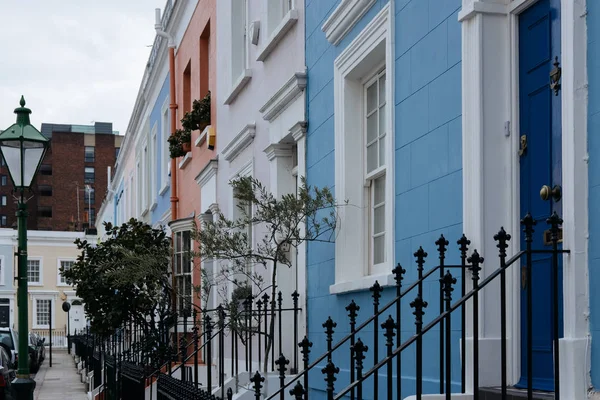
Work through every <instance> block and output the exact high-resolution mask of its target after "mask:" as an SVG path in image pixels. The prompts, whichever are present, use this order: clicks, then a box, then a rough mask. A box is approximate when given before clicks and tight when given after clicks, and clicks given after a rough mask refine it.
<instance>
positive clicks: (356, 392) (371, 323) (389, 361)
mask: <svg viewBox="0 0 600 400" xmlns="http://www.w3.org/2000/svg"><path fill="white" fill-rule="evenodd" d="M547 223H548V225H549V226H550V229H549V232H550V241H551V249H538V250H534V249H532V241H533V239H532V238H533V233H534V226H535V225H536V221H535V220H534V219H533V218H532V217H531V215H529V214H528V215H527V216H526V217H525V218H523V220H522V221H521V224H522V225H523V228H524V229H523V232H524V241H525V244H526V245H525V249H524V250H522V251H520V252H518V253H517V254H516V255H514V256H513V257H511V258H510V259H507V252H506V250H507V248H508V243H509V241H510V239H511V237H510V235H509V234H507V233H506V232H505V231H504V229H503V228H501V229H500V231H499V232H498V233H497V234H496V235H495V236H494V240H495V241H496V243H497V247H498V249H499V254H498V257H499V267H498V269H496V270H495V271H494V272H492V273H491V274H489V275H488V276H487V277H486V278H485V279H483V280H482V279H481V277H480V271H481V269H482V263H483V261H484V259H483V257H482V256H481V255H480V254H479V253H478V251H477V250H473V251H472V253H471V254H470V255H468V251H469V248H468V246H469V245H470V241H469V240H468V239H467V238H466V237H465V236H464V235H463V236H462V237H461V238H460V239H459V240H458V242H457V244H458V246H459V250H460V254H461V257H460V258H461V264H460V265H457V266H454V265H445V263H444V260H445V255H446V251H447V245H448V241H447V240H446V239H445V238H444V237H443V236H441V237H440V239H439V240H438V241H437V242H436V245H437V246H438V253H439V260H440V263H439V265H438V266H436V267H434V268H433V269H431V270H429V271H428V272H426V273H425V272H424V263H425V258H426V257H427V253H425V251H424V250H423V249H422V248H419V250H418V251H417V252H416V253H415V254H414V255H415V257H416V264H417V273H418V279H417V281H416V282H414V283H413V284H412V285H410V286H409V287H407V288H406V289H404V290H402V280H403V276H404V273H405V272H406V271H405V270H404V269H403V268H402V267H401V266H400V265H398V266H397V267H396V268H395V269H394V270H393V273H394V276H395V280H396V297H395V298H394V299H392V301H390V302H389V303H387V304H386V305H385V306H383V307H379V301H380V298H381V292H382V290H383V288H382V287H381V286H380V285H379V283H377V282H376V283H375V284H374V285H373V287H372V288H371V292H372V298H373V315H372V316H371V317H369V318H368V319H367V320H366V321H365V322H363V323H362V324H360V325H359V326H358V327H356V319H357V315H358V310H359V309H360V307H359V306H358V305H357V304H356V303H355V302H354V301H352V302H351V303H350V304H349V305H348V307H347V308H346V310H347V311H348V317H349V324H350V334H348V335H346V336H345V337H343V338H342V339H341V340H339V341H338V342H337V343H336V344H333V342H334V339H333V334H334V328H336V326H337V324H336V323H335V322H334V321H333V320H332V319H331V318H328V319H327V321H326V322H325V323H324V324H323V328H324V331H325V337H326V343H327V351H326V352H325V353H324V354H322V355H321V356H319V357H318V358H317V359H316V360H315V361H313V362H312V363H310V364H309V354H310V347H311V346H312V343H311V342H310V341H309V339H308V338H307V337H305V338H304V340H302V341H301V342H300V343H299V344H298V346H299V347H300V349H301V350H300V351H301V353H302V355H303V363H304V370H303V371H301V372H300V373H298V374H297V375H296V376H294V377H291V379H289V380H288V382H287V383H285V382H284V379H282V380H281V383H280V388H279V390H277V391H275V392H274V393H271V394H270V395H269V394H263V393H262V392H261V390H262V388H263V387H262V382H263V381H264V377H263V376H262V375H261V374H260V373H259V372H256V374H255V375H254V376H253V378H252V383H253V389H254V391H255V396H256V398H259V397H261V396H263V395H267V396H268V397H266V399H267V400H270V399H275V398H280V399H283V398H284V394H285V392H286V390H287V391H288V392H289V393H290V394H291V395H292V396H293V397H294V398H295V399H298V400H299V399H304V400H307V399H308V388H310V387H311V383H310V379H309V376H311V372H312V371H313V370H316V369H317V367H320V368H321V372H322V374H323V375H324V380H325V383H326V388H325V391H326V393H327V398H328V399H330V400H333V399H341V398H343V397H345V396H350V398H351V399H362V398H363V395H364V394H365V393H364V390H365V388H366V386H365V385H366V383H367V381H368V380H370V381H369V383H370V384H371V385H370V389H371V390H372V395H370V396H369V397H371V398H375V399H380V398H387V399H390V400H391V399H396V398H401V396H402V378H401V376H402V375H401V370H402V360H401V357H400V356H401V354H402V352H403V351H405V350H406V349H408V348H409V347H410V346H413V345H414V346H415V347H416V358H415V378H416V384H415V394H416V397H417V399H421V398H422V395H423V394H424V389H423V381H424V379H423V339H424V337H425V335H426V334H427V333H428V332H430V331H432V330H433V328H435V327H440V329H439V348H440V355H439V392H440V393H441V394H445V397H446V399H451V393H452V386H451V385H452V369H451V360H452V347H453V346H452V345H451V337H452V336H451V334H452V316H453V315H454V313H455V312H456V311H457V310H459V309H460V310H461V317H462V321H461V328H462V332H461V339H462V340H463V343H465V342H464V341H465V339H466V334H465V332H466V329H465V323H466V317H465V316H466V313H465V306H466V305H467V303H468V302H469V304H470V305H471V307H472V310H471V313H470V317H471V318H472V327H471V328H472V335H473V342H472V346H473V349H472V350H473V351H472V359H471V360H467V359H466V355H465V354H466V352H465V351H463V352H462V355H461V361H462V365H461V369H462V370H461V391H462V392H463V393H464V392H465V380H466V369H465V366H466V364H467V363H471V365H472V374H473V376H472V388H471V389H472V390H473V396H474V398H475V399H478V398H479V389H480V387H479V363H480V358H479V337H478V332H479V293H480V292H481V291H482V290H483V289H484V288H485V287H487V286H488V285H489V284H490V283H491V282H495V281H497V280H498V279H499V280H500V310H501V316H500V318H501V360H500V364H501V365H500V368H501V370H502V373H501V387H502V389H501V390H502V398H506V397H507V392H506V388H507V383H508V381H507V372H506V369H507V347H506V337H507V332H506V326H507V324H506V318H507V315H506V314H507V313H506V270H507V269H508V268H509V267H510V266H511V265H514V264H517V263H518V262H519V261H521V262H522V261H523V260H522V259H523V258H525V260H524V261H525V267H526V270H527V278H528V282H530V284H529V287H531V285H532V284H534V282H532V281H531V277H532V274H531V265H532V256H533V255H534V254H551V255H552V271H551V273H552V274H553V277H554V285H553V288H552V290H553V292H554V304H553V310H554V322H553V324H554V326H553V328H552V329H553V332H554V385H555V398H556V399H558V395H559V382H560V376H559V351H558V322H557V321H558V309H559V304H558V298H559V297H558V284H557V281H558V270H559V262H558V257H559V255H560V254H563V253H568V250H561V249H559V246H558V243H559V234H558V233H559V230H560V228H559V226H560V225H561V224H562V220H561V219H560V218H559V217H558V215H556V214H553V215H552V216H551V217H550V218H549V219H548V220H547ZM523 256H525V257H523ZM453 268H459V269H461V270H462V274H461V275H462V276H461V281H462V282H461V283H462V285H461V291H462V296H461V297H460V299H459V300H457V301H455V302H454V303H452V292H453V291H454V290H455V285H456V283H457V279H456V278H455V277H454V276H453V275H452V273H451V272H450V271H451V269H453ZM437 271H439V284H440V299H439V304H440V310H439V314H438V315H437V316H436V317H435V318H433V319H432V320H431V321H430V322H429V323H427V324H425V322H424V320H423V317H424V315H425V310H426V309H427V307H428V305H429V304H428V303H427V301H425V299H424V291H423V284H424V283H425V280H426V279H427V278H429V277H430V276H433V274H434V273H435V272H437ZM467 271H468V272H469V273H470V275H471V281H472V289H471V290H470V291H469V292H467V293H465V290H466V289H465V286H466V285H465V284H466V279H465V275H466V274H465V272H467ZM414 289H416V290H417V294H416V297H415V298H414V300H413V301H412V302H411V303H410V307H411V308H412V309H413V312H412V314H413V315H414V317H415V318H414V323H415V333H414V334H413V335H412V336H411V337H410V338H409V339H408V340H405V341H404V342H402V341H401V340H400V336H399V333H400V332H401V326H400V322H401V321H402V299H403V298H404V297H405V296H406V295H407V294H408V293H411V292H412V291H413V290H414ZM526 302H527V305H526V309H527V311H526V314H527V316H526V320H527V322H526V325H527V340H526V342H527V343H526V352H527V360H528V363H527V380H528V389H527V397H528V399H533V389H532V388H533V380H532V379H533V373H532V372H533V365H532V363H531V361H530V360H531V359H532V349H533V342H532V309H533V307H532V296H531V289H530V290H528V293H527V299H526ZM393 308H395V311H396V313H395V314H396V316H395V319H394V318H392V316H391V314H390V315H389V316H388V317H387V318H385V317H384V313H386V312H387V311H388V310H390V311H391V309H393ZM380 318H381V319H382V320H384V322H383V323H381V324H380ZM368 328H370V329H372V331H373V339H372V343H373V345H372V346H373V347H372V349H371V350H369V347H368V346H366V345H365V343H364V341H363V340H362V339H361V338H360V337H359V335H368V334H369V333H367V332H366V331H367V329H368ZM380 328H381V329H382V331H380V330H379V329H380ZM380 333H382V336H383V338H384V340H385V349H386V354H385V356H382V357H379V355H378V348H379V339H380V337H379V336H380ZM394 337H396V338H397V340H394ZM346 343H349V344H350V346H349V348H350V351H349V353H350V354H346V355H343V356H342V357H343V358H347V357H349V359H350V383H349V384H348V385H347V386H346V387H344V388H342V389H341V390H336V388H335V382H336V381H337V375H338V374H339V373H340V368H339V367H338V366H337V365H336V364H335V362H334V353H335V352H336V351H337V350H340V349H342V348H343V346H344V345H345V344H346ZM463 346H464V345H463ZM463 348H464V347H463ZM369 351H370V353H371V354H373V366H372V367H371V368H369V369H366V368H365V359H366V357H367V355H368V354H369ZM487 362H489V361H487ZM323 363H325V364H324V366H323ZM394 369H395V371H394ZM381 371H385V373H386V376H385V379H386V385H385V390H384V392H385V393H381V392H380V388H381V386H380V385H379V382H378V381H379V378H380V377H379V374H380V372H381ZM394 372H395V374H394ZM261 398H262V397H261Z"/></svg>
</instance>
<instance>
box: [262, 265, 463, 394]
mask: <svg viewBox="0 0 600 400" xmlns="http://www.w3.org/2000/svg"><path fill="white" fill-rule="evenodd" d="M467 266H468V264H467ZM441 267H442V266H440V265H436V266H434V267H432V268H431V269H430V270H429V271H427V272H426V273H424V274H423V275H422V277H421V278H419V279H417V280H416V281H415V282H413V283H412V284H411V285H409V286H408V287H407V288H406V289H405V290H404V291H403V292H402V293H401V294H400V295H399V296H395V297H394V298H393V299H392V300H390V301H389V302H388V303H387V304H386V305H384V306H383V307H382V308H381V309H380V310H379V312H377V313H376V314H373V315H372V316H371V317H369V318H368V319H367V320H365V321H364V322H363V323H361V324H360V325H359V326H358V327H357V328H355V329H354V330H353V331H352V332H351V333H349V334H347V335H346V336H344V337H343V338H342V339H340V340H339V341H338V342H337V343H336V344H335V345H333V346H331V349H329V350H327V351H326V352H325V353H323V354H322V355H321V356H319V357H318V358H317V359H316V360H315V361H313V362H311V363H310V364H309V365H308V367H307V368H305V369H303V370H302V371H299V372H298V374H296V376H295V377H294V379H292V380H290V381H289V382H287V383H286V384H285V385H283V386H282V387H281V388H280V390H278V391H277V392H275V393H273V394H272V395H270V396H269V397H267V398H266V399H265V400H271V399H273V398H275V397H276V396H278V395H280V394H281V393H280V392H281V391H283V390H285V389H286V388H288V387H289V386H290V385H291V384H292V383H294V382H296V381H297V380H298V379H300V378H301V377H302V376H304V375H305V374H308V373H309V372H310V370H312V369H313V368H315V367H317V366H318V365H319V364H320V363H321V362H322V361H323V360H325V359H326V358H330V357H331V356H332V355H333V353H334V352H335V351H336V350H337V349H339V348H340V347H342V346H343V345H344V344H345V343H346V342H348V341H349V340H351V339H352V338H355V337H356V334H357V333H358V332H360V331H361V330H362V329H364V328H366V327H368V326H369V325H370V324H371V323H372V322H374V321H375V320H376V319H378V317H381V316H383V314H384V312H385V311H387V310H388V309H389V308H391V307H392V306H395V305H397V304H398V302H399V301H401V300H402V298H403V297H404V296H406V295H407V294H408V293H410V292H411V291H412V290H414V289H415V288H418V287H419V285H422V284H423V282H425V281H426V280H427V278H429V277H430V276H431V275H433V273H434V272H436V271H438V270H440V268H441ZM443 267H444V268H464V267H465V266H464V265H444V266H443ZM401 271H402V267H401V266H400V265H399V264H398V266H397V267H396V268H394V270H393V271H392V273H394V274H395V275H396V277H395V278H394V279H396V281H397V282H398V281H399V280H402V279H403V278H402V277H400V276H401V274H402V273H403V272H401ZM375 287H379V288H381V287H380V286H379V282H377V281H375ZM371 290H373V288H371ZM376 290H379V289H376Z"/></svg>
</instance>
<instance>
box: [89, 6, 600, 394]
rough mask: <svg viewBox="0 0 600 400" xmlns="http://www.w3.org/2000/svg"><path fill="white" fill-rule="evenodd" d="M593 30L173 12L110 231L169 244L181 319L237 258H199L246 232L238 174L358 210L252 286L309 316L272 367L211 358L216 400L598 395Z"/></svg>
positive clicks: (116, 191) (463, 14)
mask: <svg viewBox="0 0 600 400" xmlns="http://www.w3.org/2000/svg"><path fill="white" fill-rule="evenodd" d="M150 12H151V10H150ZM599 17H600V3H598V2H596V1H595V0H462V1H461V0H197V1H194V0H169V1H167V3H166V5H165V7H164V9H162V10H157V20H156V27H155V29H156V32H157V36H156V39H155V42H154V45H153V47H152V52H151V55H150V58H149V60H148V64H147V68H146V70H145V72H144V76H143V79H142V82H141V85H140V90H139V94H138V97H137V101H136V103H135V107H134V109H133V111H132V115H131V119H130V123H129V126H128V128H127V132H126V135H125V139H124V142H123V145H122V148H121V151H120V153H119V155H118V159H117V164H116V167H115V174H114V178H113V179H112V181H111V183H110V187H109V190H108V195H107V197H106V198H105V200H104V203H103V205H102V208H101V209H100V211H99V212H98V223H97V226H98V229H99V235H100V236H101V235H102V229H101V223H100V222H101V221H110V222H112V223H117V224H120V223H123V222H124V221H126V220H128V219H129V218H132V217H133V218H138V219H141V220H143V221H146V222H148V223H149V224H152V225H154V226H157V227H158V226H164V227H165V228H166V229H167V230H168V231H169V232H170V234H171V235H172V237H173V238H174V252H175V254H174V255H175V257H174V265H173V272H174V276H175V280H176V282H178V283H177V284H178V289H179V295H178V296H179V301H178V304H179V307H184V305H185V304H190V303H191V304H194V305H196V306H197V307H198V308H200V309H215V308H216V307H218V305H219V304H220V303H221V302H222V299H221V298H220V297H218V296H212V297H210V298H209V299H208V300H207V301H204V300H201V299H200V296H197V295H196V294H195V293H194V291H193V290H192V287H193V286H198V285H201V283H202V279H203V278H202V277H203V274H202V271H214V270H215V269H216V268H218V267H219V265H221V264H222V263H221V262H220V261H219V260H193V259H192V260H190V258H189V257H186V252H187V251H188V250H190V249H194V248H196V247H197V243H195V242H194V241H193V240H192V238H191V231H192V230H193V228H194V226H195V225H197V226H201V225H202V222H205V221H209V220H213V219H214V218H217V217H218V215H219V213H223V215H225V216H227V217H228V218H234V217H235V216H236V213H237V212H238V207H237V205H238V204H236V200H235V198H234V194H233V189H232V187H231V185H230V184H229V181H230V180H231V179H235V178H236V177H241V176H252V177H254V178H257V179H258V180H260V181H261V182H262V183H263V184H264V185H265V186H266V187H267V188H268V190H269V191H270V192H271V193H273V194H274V195H275V196H276V197H278V198H280V197H281V196H283V195H286V194H293V193H296V191H297V190H298V188H299V187H300V186H301V184H302V183H301V182H302V179H301V178H302V177H305V178H306V181H307V184H308V185H311V186H316V187H320V188H323V187H328V188H330V189H331V190H332V191H333V193H334V196H335V198H336V199H337V201H338V202H339V203H340V204H342V203H343V204H344V206H341V207H340V208H339V210H338V211H339V221H338V224H337V227H336V233H335V238H334V240H332V241H331V242H321V241H314V242H310V241H309V242H307V243H302V244H300V245H299V246H297V247H293V249H292V250H291V253H290V254H293V257H292V262H291V264H292V266H291V268H287V269H283V270H281V271H280V273H278V275H277V279H276V282H270V281H269V279H270V277H271V274H270V272H271V271H270V268H272V266H271V265H266V266H265V267H263V268H262V269H261V270H260V271H258V270H257V271H256V272H258V273H259V274H262V275H263V276H264V279H266V280H267V282H268V283H270V284H274V285H276V286H277V290H278V291H281V293H282V298H281V299H282V300H280V301H281V303H279V304H280V305H279V309H286V310H294V312H295V316H296V318H292V317H290V318H289V319H285V318H286V317H282V316H281V314H280V315H279V317H278V318H279V319H278V321H279V324H280V326H282V327H281V328H280V329H282V330H283V334H280V335H279V336H278V339H277V340H275V342H274V343H275V346H276V347H277V346H278V347H277V349H276V350H277V351H272V352H271V356H272V357H273V359H272V360H268V359H267V360H265V359H264V358H265V357H264V356H265V353H261V350H260V349H261V348H262V347H261V346H264V344H266V339H262V338H261V335H257V337H254V338H252V337H250V339H248V338H247V337H246V340H241V343H240V344H239V347H238V345H237V339H236V338H235V337H231V338H229V337H228V338H227V340H226V343H227V344H226V345H219V346H218V347H219V349H223V348H224V353H221V352H220V351H217V350H218V349H217V348H216V347H215V348H214V349H212V348H211V349H212V355H211V352H209V353H208V354H207V353H206V352H204V353H203V354H202V357H203V358H202V360H201V361H202V367H201V368H203V369H202V372H201V373H200V375H201V380H207V382H204V383H203V385H204V386H203V388H204V390H207V391H210V392H212V393H214V394H217V395H219V396H223V394H224V393H225V392H226V390H227V389H229V388H231V389H232V391H233V394H232V395H233V398H242V397H243V398H246V397H248V398H254V396H255V393H259V395H261V396H263V397H262V398H270V397H269V396H272V397H274V396H280V393H284V396H285V398H288V397H290V396H292V394H290V393H293V396H296V397H295V398H306V397H305V396H307V395H308V396H309V397H310V398H313V399H315V398H328V399H333V398H341V397H345V396H348V397H349V398H353V399H354V398H356V399H361V398H364V399H379V398H390V399H391V398H393V399H396V398H407V397H410V396H415V397H413V398H424V397H426V398H453V399H471V398H482V399H484V398H485V399H495V398H511V397H510V396H514V398H520V396H523V397H529V398H552V397H553V398H556V399H558V398H561V399H573V400H581V399H586V398H600V395H598V394H596V390H597V388H598V387H600V345H599V343H600V336H599V335H600V333H599V332H600V330H599V329H600V328H599V327H600V324H599V321H600V298H599V297H598V295H597V292H598V291H597V290H596V287H597V286H596V285H598V284H600V274H599V272H598V269H599V268H600V263H599V262H600V250H599V249H600V245H599V243H600V242H598V240H600V239H599V235H600V228H599V227H600V212H599V211H598V207H597V206H596V204H597V203H598V201H600V191H599V188H600V162H599V160H600V140H599V139H598V137H600V136H599V135H600V124H599V123H598V121H599V120H598V116H599V115H600V114H598V112H599V111H600V95H599V93H600V86H599V85H600V58H598V56H597V53H598V51H600V47H599V44H600V30H598V28H597V27H599V26H600V19H599ZM151 28H152V27H149V29H151ZM198 110H204V111H198ZM207 110H210V112H208V111H207ZM194 111H196V112H203V113H204V114H203V115H204V120H203V121H204V124H202V126H200V127H196V128H199V129H195V130H192V131H191V137H189V138H188V137H184V138H183V142H184V144H185V145H184V146H182V148H181V149H175V150H176V151H175V150H173V149H171V150H170V149H169V138H171V137H172V135H175V134H180V133H181V132H182V131H181V130H180V129H181V128H182V123H181V120H182V119H185V117H186V115H188V114H187V113H189V112H194ZM184 131H185V130H184ZM171 140H173V139H171ZM257 229H258V231H257ZM248 237H249V238H250V240H253V242H252V243H251V244H252V245H254V246H257V245H259V242H260V240H262V237H261V236H260V228H257V227H254V228H252V227H250V228H249V230H248ZM232 292H233V287H230V288H228V289H227V290H226V293H229V294H231V293H232ZM296 294H297V295H296ZM261 296H262V294H261ZM255 300H259V301H262V300H261V299H260V298H257V299H255ZM268 301H275V299H271V300H269V299H268V298H267V299H264V303H261V304H264V313H265V317H264V319H263V320H261V319H260V317H259V319H258V323H257V324H258V326H259V327H258V328H257V329H259V330H260V326H261V322H260V321H266V320H267V306H266V304H267V302H268ZM269 304H270V303H269ZM258 307H259V308H258V311H259V313H260V310H261V308H260V307H261V305H258ZM271 318H273V316H271ZM265 324H266V322H265ZM191 325H193V324H187V323H185V324H184V321H183V318H181V319H180V323H179V325H178V326H177V328H176V332H180V333H181V332H183V331H184V330H186V329H187V330H188V331H190V332H191V329H192V326H191ZM200 329H202V327H200ZM265 332H266V329H265ZM267 334H268V333H267ZM305 336H306V338H307V340H306V341H302V339H303V338H304V337H305ZM263 340H264V342H263ZM301 341H302V344H301V345H297V343H299V342H301ZM309 341H310V342H311V343H312V345H311V346H309V345H308V342H309ZM230 342H231V343H230ZM211 346H212V345H211ZM253 346H254V347H253ZM280 356H281V357H282V358H283V359H279V357H280ZM261 357H263V358H262V359H261ZM223 360H226V361H223ZM282 360H283V361H282ZM286 360H287V361H288V362H290V364H286V363H285V361H286ZM269 361H270V362H269ZM276 361H277V362H276ZM224 362H225V364H224ZM282 369H283V371H282ZM305 370H307V372H303V371H305ZM256 371H261V373H260V374H259V375H258V378H256V376H255V372H256ZM217 376H218V377H219V378H218V379H217ZM211 377H213V378H211ZM261 377H262V378H265V380H264V381H261V380H260V378H261ZM280 378H281V380H280ZM257 387H259V388H258V389H257ZM282 387H284V388H282ZM290 391H292V392H290ZM549 396H550V397H549Z"/></svg>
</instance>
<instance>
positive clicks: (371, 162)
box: [367, 142, 377, 172]
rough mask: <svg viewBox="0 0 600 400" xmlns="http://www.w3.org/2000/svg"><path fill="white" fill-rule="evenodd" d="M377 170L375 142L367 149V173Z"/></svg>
mask: <svg viewBox="0 0 600 400" xmlns="http://www.w3.org/2000/svg"><path fill="white" fill-rule="evenodd" d="M376 168H377V142H375V143H373V144H372V145H370V146H368V147H367V172H371V171H373V170H374V169H376Z"/></svg>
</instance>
